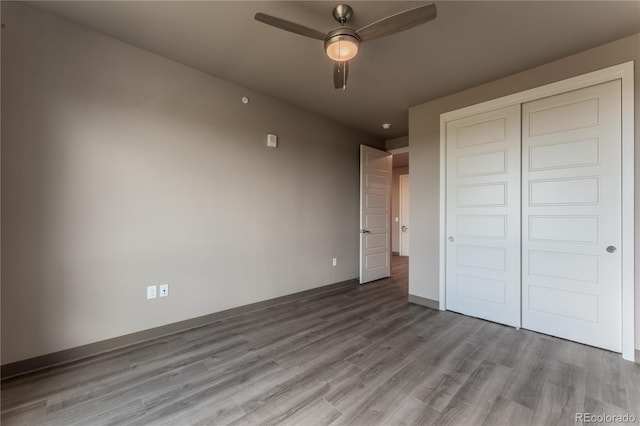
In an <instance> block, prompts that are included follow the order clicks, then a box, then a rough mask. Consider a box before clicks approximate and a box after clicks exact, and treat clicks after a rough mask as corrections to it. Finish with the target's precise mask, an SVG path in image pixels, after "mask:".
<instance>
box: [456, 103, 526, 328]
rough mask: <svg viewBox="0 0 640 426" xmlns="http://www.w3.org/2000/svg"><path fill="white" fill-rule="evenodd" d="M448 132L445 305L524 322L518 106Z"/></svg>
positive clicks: (505, 321)
mask: <svg viewBox="0 0 640 426" xmlns="http://www.w3.org/2000/svg"><path fill="white" fill-rule="evenodd" d="M446 132H447V133H446V138H447V153H446V158H447V165H446V170H447V178H446V182H447V190H446V203H447V204H446V209H447V215H446V224H447V225H446V229H447V239H448V241H447V243H446V286H445V287H446V308H447V309H448V310H451V311H456V312H460V313H463V314H466V315H471V316H474V317H478V318H484V319H487V320H490V321H495V322H499V323H502V324H508V325H513V326H519V325H520V146H521V143H520V105H516V106H511V107H508V108H503V109H499V110H495V111H491V112H487V113H483V114H478V115H474V116H471V117H465V118H461V119H459V120H454V121H449V122H448V123H447V128H446Z"/></svg>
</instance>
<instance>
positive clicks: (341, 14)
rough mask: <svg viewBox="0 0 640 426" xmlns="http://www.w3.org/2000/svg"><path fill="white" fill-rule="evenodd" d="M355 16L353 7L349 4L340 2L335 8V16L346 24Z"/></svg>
mask: <svg viewBox="0 0 640 426" xmlns="http://www.w3.org/2000/svg"><path fill="white" fill-rule="evenodd" d="M352 16H353V9H351V6H349V5H348V4H339V5H337V6H336V7H334V8H333V17H334V18H335V20H336V21H338V22H340V23H341V24H344V23H345V22H347V21H348V20H349V19H351V17H352Z"/></svg>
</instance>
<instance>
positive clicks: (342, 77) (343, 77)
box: [255, 3, 437, 90]
mask: <svg viewBox="0 0 640 426" xmlns="http://www.w3.org/2000/svg"><path fill="white" fill-rule="evenodd" d="M436 15H437V11H436V6H435V5H434V4H433V3H432V4H427V5H424V6H420V7H416V8H414V9H409V10H405V11H404V12H400V13H396V14H395V15H391V16H388V17H386V18H383V19H380V20H378V21H375V22H373V23H371V24H369V25H366V26H364V27H362V28H360V29H359V30H354V29H352V28H349V27H346V26H345V24H346V23H347V21H348V20H349V18H351V16H353V9H352V8H351V6H349V5H346V4H340V5H338V6H336V7H335V8H334V9H333V17H334V18H335V20H336V21H338V23H339V24H340V27H339V28H336V29H334V30H331V31H329V32H328V33H327V34H325V33H323V32H321V31H317V30H314V29H312V28H308V27H305V26H304V25H300V24H296V23H295V22H290V21H286V20H284V19H280V18H276V17H275V16H271V15H266V14H264V13H260V12H258V13H256V15H255V19H256V20H257V21H260V22H263V23H265V24H267V25H271V26H273V27H276V28H280V29H282V30H285V31H289V32H292V33H295V34H300V35H303V36H306V37H311V38H315V39H317V40H323V41H324V50H325V52H326V53H327V56H328V57H329V58H331V59H332V60H333V61H334V66H333V84H334V86H335V88H336V89H342V90H346V88H347V77H348V74H349V60H351V59H353V58H354V57H355V56H356V55H357V54H358V50H359V49H360V43H362V42H365V41H369V40H374V39H376V38H380V37H386V36H389V35H392V34H395V33H399V32H401V31H404V30H408V29H409V28H413V27H415V26H417V25H421V24H424V23H425V22H429V21H431V20H432V19H435V17H436Z"/></svg>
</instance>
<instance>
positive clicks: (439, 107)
mask: <svg viewBox="0 0 640 426" xmlns="http://www.w3.org/2000/svg"><path fill="white" fill-rule="evenodd" d="M630 60H635V61H636V65H635V105H636V107H635V133H636V139H635V146H636V188H635V191H636V192H635V194H636V195H635V197H636V206H638V204H639V203H640V173H639V171H640V146H639V145H640V144H639V142H638V140H639V138H638V134H639V132H640V34H636V35H633V36H630V37H627V38H624V39H621V40H618V41H615V42H612V43H608V44H605V45H603V46H599V47H596V48H594V49H590V50H587V51H584V52H581V53H578V54H575V55H572V56H568V57H566V58H563V59H560V60H558V61H554V62H551V63H548V64H545V65H542V66H540V67H537V68H533V69H531V70H528V71H525V72H521V73H518V74H514V75H511V76H508V77H505V78H502V79H499V80H496V81H493V82H491V83H488V84H484V85H481V86H478V87H474V88H472V89H469V90H465V91H463V92H460V93H456V94H453V95H450V96H447V97H444V98H441V99H437V100H434V101H431V102H427V103H425V104H422V105H418V106H415V107H413V108H411V109H410V110H409V146H410V147H411V151H410V152H411V154H410V155H411V184H412V186H411V201H410V203H411V219H412V221H411V257H412V258H413V261H412V262H411V263H410V265H409V293H410V294H412V295H416V296H420V297H425V298H428V299H432V300H438V298H439V296H438V270H439V268H438V257H439V256H438V239H439V235H438V229H439V207H438V206H439V185H440V183H439V179H440V174H439V173H440V171H439V161H440V133H439V132H440V114H441V113H444V112H447V111H451V110H455V109H458V108H462V107H465V106H468V105H473V104H477V103H479V102H483V101H487V100H490V99H495V98H499V97H501V96H505V95H508V94H512V93H516V92H520V91H523V90H526V89H531V88H534V87H538V86H542V85H544V84H548V83H552V82H555V81H558V80H562V79H565V78H569V77H574V76H577V75H580V74H585V73H588V72H591V71H595V70H598V69H602V68H606V67H608V66H612V65H617V64H620V63H623V62H627V61H630ZM637 211H638V207H636V216H635V217H636V220H635V227H636V238H635V241H636V348H640V313H639V312H638V310H639V309H640V286H639V285H638V283H639V282H640V267H638V265H640V237H639V236H640V215H639V214H638V213H637Z"/></svg>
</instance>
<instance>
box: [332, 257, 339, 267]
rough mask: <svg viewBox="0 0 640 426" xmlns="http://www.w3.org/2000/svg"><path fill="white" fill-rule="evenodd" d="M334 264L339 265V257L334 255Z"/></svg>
mask: <svg viewBox="0 0 640 426" xmlns="http://www.w3.org/2000/svg"><path fill="white" fill-rule="evenodd" d="M332 265H333V266H337V265H338V258H337V257H334V258H333V263H332Z"/></svg>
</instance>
